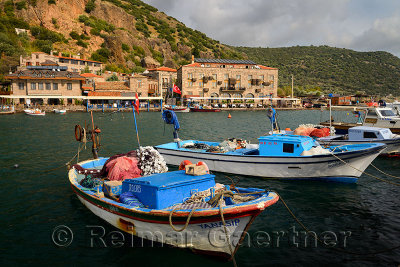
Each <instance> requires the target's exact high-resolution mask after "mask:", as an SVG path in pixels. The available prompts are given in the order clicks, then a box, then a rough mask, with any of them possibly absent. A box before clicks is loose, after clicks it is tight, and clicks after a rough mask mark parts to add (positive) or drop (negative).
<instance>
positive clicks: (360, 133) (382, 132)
mask: <svg viewBox="0 0 400 267" xmlns="http://www.w3.org/2000/svg"><path fill="white" fill-rule="evenodd" d="M392 135H393V134H392V131H390V129H388V128H378V127H369V126H356V127H352V128H349V140H363V139H379V140H383V139H390V138H392Z"/></svg>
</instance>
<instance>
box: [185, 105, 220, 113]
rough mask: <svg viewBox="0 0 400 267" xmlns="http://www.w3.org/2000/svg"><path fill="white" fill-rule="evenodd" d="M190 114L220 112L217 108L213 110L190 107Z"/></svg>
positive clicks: (207, 107) (210, 108)
mask: <svg viewBox="0 0 400 267" xmlns="http://www.w3.org/2000/svg"><path fill="white" fill-rule="evenodd" d="M190 111H191V112H220V111H221V109H219V108H213V107H210V106H203V107H199V106H198V107H191V108H190Z"/></svg>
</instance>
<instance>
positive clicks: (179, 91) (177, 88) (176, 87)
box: [172, 84, 182, 94]
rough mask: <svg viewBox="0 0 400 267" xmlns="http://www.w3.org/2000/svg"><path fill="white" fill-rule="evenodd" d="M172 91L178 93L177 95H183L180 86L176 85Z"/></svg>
mask: <svg viewBox="0 0 400 267" xmlns="http://www.w3.org/2000/svg"><path fill="white" fill-rule="evenodd" d="M172 91H173V92H174V93H177V94H182V93H181V90H180V89H179V87H178V86H176V84H174V85H173V87H172Z"/></svg>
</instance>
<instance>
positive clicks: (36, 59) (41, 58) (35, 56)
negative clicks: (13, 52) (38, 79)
mask: <svg viewBox="0 0 400 267" xmlns="http://www.w3.org/2000/svg"><path fill="white" fill-rule="evenodd" d="M45 62H53V63H54V64H57V65H58V66H63V67H67V68H68V69H69V70H70V71H73V72H82V71H83V70H85V69H86V68H87V69H88V70H89V71H90V72H91V73H100V72H101V71H102V68H103V67H102V64H103V63H102V62H99V61H94V60H88V59H81V58H80V57H79V56H75V57H64V56H62V55H61V53H58V55H54V54H53V52H51V53H50V55H49V54H46V53H43V52H33V53H32V54H31V56H28V57H22V56H20V65H19V67H18V70H24V69H27V68H28V67H29V66H43V63H45Z"/></svg>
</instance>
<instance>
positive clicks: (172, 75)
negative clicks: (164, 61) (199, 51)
mask: <svg viewBox="0 0 400 267" xmlns="http://www.w3.org/2000/svg"><path fill="white" fill-rule="evenodd" d="M147 71H148V72H147V73H145V74H144V75H146V76H148V77H151V78H152V79H154V80H156V81H157V90H156V92H155V96H161V97H163V98H165V97H166V95H167V94H168V92H169V89H170V88H172V84H173V83H175V82H176V79H177V70H176V69H172V68H168V67H159V68H155V69H149V70H147Z"/></svg>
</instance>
